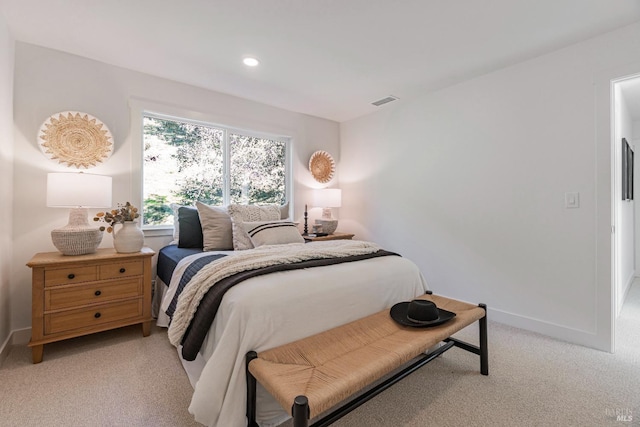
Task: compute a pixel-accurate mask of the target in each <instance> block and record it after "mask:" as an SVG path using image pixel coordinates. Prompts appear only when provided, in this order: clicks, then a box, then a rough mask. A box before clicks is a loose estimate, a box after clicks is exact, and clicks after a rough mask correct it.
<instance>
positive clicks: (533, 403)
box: [0, 282, 640, 427]
mask: <svg viewBox="0 0 640 427" xmlns="http://www.w3.org/2000/svg"><path fill="white" fill-rule="evenodd" d="M476 333H477V332H476V330H473V329H471V330H466V331H463V332H462V333H459V334H457V335H456V336H458V337H460V338H462V339H467V340H470V341H472V340H475V339H476V336H477V335H476ZM616 335H617V337H616V338H617V351H616V354H608V353H603V352H600V351H596V350H591V349H588V348H584V347H580V346H575V345H571V344H566V343H562V342H559V341H555V340H552V339H549V338H546V337H544V336H541V335H537V334H533V333H529V332H526V331H522V330H519V329H515V328H511V327H507V326H504V325H501V324H498V323H493V322H489V349H490V363H489V370H490V372H489V373H490V375H489V376H488V377H485V376H482V375H480V374H479V373H478V358H477V356H474V355H472V354H470V353H467V352H465V351H462V350H460V349H456V348H454V349H452V350H450V351H449V352H447V353H446V354H445V355H444V356H443V357H440V358H438V359H436V360H435V361H433V362H432V363H430V364H429V365H427V366H425V367H423V368H421V369H420V370H419V371H418V372H415V373H414V374H412V375H411V376H410V377H408V378H406V379H405V380H403V381H401V382H400V383H398V384H396V385H394V386H393V387H391V388H390V389H389V390H387V391H385V392H384V393H382V394H381V395H379V396H377V397H376V398H374V399H373V400H371V401H370V402H368V403H366V404H365V405H363V406H362V407H360V408H358V409H357V410H356V411H354V412H352V413H351V414H349V415H348V416H346V417H345V418H343V419H341V420H340V421H338V422H337V423H336V424H334V425H335V426H338V427H361V426H368V427H374V426H389V427H391V426H394V427H395V426H415V427H418V426H419V427H423V426H427V425H429V426H462V425H464V426H631V425H634V426H640V283H638V282H637V283H636V284H635V285H634V287H633V288H632V291H631V293H630V295H629V298H628V299H627V302H626V303H625V306H624V309H623V312H622V314H621V316H620V319H619V322H618V328H617V334H616ZM191 393H192V389H191V386H190V385H189V381H188V379H187V376H186V374H185V373H184V371H183V370H182V366H181V365H180V362H179V361H178V358H177V353H176V351H175V349H174V348H173V347H172V346H171V345H170V344H169V343H168V340H167V337H166V331H164V330H162V329H158V328H154V329H152V334H151V336H149V337H148V338H142V335H141V332H140V328H139V327H130V328H123V329H120V330H117V331H110V332H105V333H102V334H97V335H94V336H89V337H83V338H77V339H73V340H69V341H66V342H60V343H55V344H50V345H47V346H45V353H44V362H43V363H41V364H38V365H32V364H31V354H30V351H29V349H27V348H25V347H23V346H19V347H14V348H12V350H11V352H10V354H9V356H8V358H7V360H6V361H5V362H4V364H3V365H2V367H0V426H3V427H4V426H193V425H198V424H197V423H195V422H194V421H193V418H192V416H191V415H190V414H189V413H188V410H187V408H188V405H189V400H190V396H191ZM618 416H620V418H618ZM629 418H631V419H632V421H623V420H624V419H626V420H629ZM285 425H290V423H285ZM222 427H233V426H222Z"/></svg>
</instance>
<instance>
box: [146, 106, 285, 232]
mask: <svg viewBox="0 0 640 427" xmlns="http://www.w3.org/2000/svg"><path fill="white" fill-rule="evenodd" d="M143 125H144V207H143V217H144V223H145V224H146V225H159V224H170V223H171V222H172V220H173V218H172V210H171V208H170V204H171V203H176V204H179V205H194V204H195V202H196V201H200V202H203V203H207V204H212V205H223V204H224V185H225V180H224V171H225V162H224V150H225V148H226V149H228V150H229V164H228V168H229V189H228V193H229V199H230V200H229V201H230V203H241V204H266V203H277V204H282V203H284V202H285V201H286V200H285V198H286V194H285V174H286V170H285V164H286V160H285V159H286V143H285V142H282V141H277V140H272V139H268V138H258V137H254V136H247V135H242V134H241V133H237V132H230V131H225V130H224V129H222V128H216V127H212V126H204V125H198V124H193V123H187V122H180V121H175V120H165V119H159V118H155V117H145V118H144V123H143Z"/></svg>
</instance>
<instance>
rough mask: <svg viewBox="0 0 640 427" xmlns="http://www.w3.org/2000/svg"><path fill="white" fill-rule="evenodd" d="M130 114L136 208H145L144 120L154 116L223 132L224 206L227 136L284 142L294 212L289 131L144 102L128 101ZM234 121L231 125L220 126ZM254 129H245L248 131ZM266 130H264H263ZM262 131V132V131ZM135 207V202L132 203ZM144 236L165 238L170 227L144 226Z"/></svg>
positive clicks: (287, 187)
mask: <svg viewBox="0 0 640 427" xmlns="http://www.w3.org/2000/svg"><path fill="white" fill-rule="evenodd" d="M129 108H130V113H131V140H132V142H133V143H132V144H131V195H132V200H137V203H138V204H137V206H141V207H143V206H144V196H143V187H144V129H143V120H144V117H154V118H158V119H162V120H175V121H181V122H186V123H191V124H195V125H202V126H211V127H216V128H219V129H223V130H224V138H223V145H224V146H223V153H224V160H223V163H224V166H223V169H224V175H223V201H224V202H223V203H224V204H225V205H227V204H229V201H230V188H229V187H230V176H229V165H230V153H229V138H228V135H229V133H240V134H242V135H247V136H251V137H257V138H268V139H271V140H275V141H280V142H284V143H285V184H284V185H285V198H286V200H287V202H288V203H289V209H290V211H291V210H292V209H293V206H294V201H293V194H294V191H293V182H294V181H293V160H292V159H293V137H292V136H290V133H289V132H278V130H275V132H274V129H268V126H260V125H259V124H255V123H247V124H246V127H245V125H243V124H242V123H241V122H242V121H240V122H238V121H237V120H232V119H231V118H222V120H220V119H221V118H219V117H215V116H213V115H209V114H204V113H201V112H195V111H191V110H188V109H185V108H179V107H172V106H168V105H163V104H160V103H155V102H152V101H147V100H139V99H135V98H134V99H131V100H130V101H129ZM224 121H227V122H233V125H229V124H221V123H222V122H224ZM249 128H251V129H253V130H247V129H249ZM265 128H266V129H265ZM262 129H265V130H264V131H263V130H262ZM134 204H135V203H134ZM142 229H143V230H144V231H145V235H168V234H170V232H171V231H172V230H173V226H171V225H143V227H142Z"/></svg>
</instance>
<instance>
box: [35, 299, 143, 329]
mask: <svg viewBox="0 0 640 427" xmlns="http://www.w3.org/2000/svg"><path fill="white" fill-rule="evenodd" d="M140 316H142V299H135V300H131V301H125V302H120V303H113V304H105V305H101V306H94V307H88V308H83V309H77V310H67V311H61V312H58V313H50V314H45V316H44V333H45V334H56V333H59V332H65V331H71V330H74V329H82V328H92V327H95V326H98V325H102V324H104V323H109V322H115V321H118V320H125V319H130V318H135V317H140Z"/></svg>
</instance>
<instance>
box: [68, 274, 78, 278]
mask: <svg viewBox="0 0 640 427" xmlns="http://www.w3.org/2000/svg"><path fill="white" fill-rule="evenodd" d="M67 277H68V278H69V279H74V278H75V277H76V275H75V274H73V273H71V274H69V275H68V276H67Z"/></svg>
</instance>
